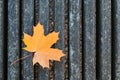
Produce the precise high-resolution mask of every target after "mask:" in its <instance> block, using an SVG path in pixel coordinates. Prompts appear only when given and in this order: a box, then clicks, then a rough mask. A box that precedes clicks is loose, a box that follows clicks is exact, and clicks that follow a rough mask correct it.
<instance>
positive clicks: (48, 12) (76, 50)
mask: <svg viewBox="0 0 120 80" xmlns="http://www.w3.org/2000/svg"><path fill="white" fill-rule="evenodd" d="M119 18H120V0H114V1H111V0H0V80H120V19H119ZM39 21H40V22H41V24H43V25H44V29H45V34H48V33H50V32H52V31H59V32H60V35H59V37H60V40H59V41H58V42H57V43H56V44H55V45H54V47H56V48H59V49H62V50H63V51H64V54H66V55H67V56H66V57H63V58H61V61H60V62H56V61H50V69H48V68H45V69H43V68H42V67H41V66H40V65H38V64H36V65H35V66H33V65H32V56H31V57H29V58H26V59H25V60H21V61H19V62H17V63H15V64H14V65H12V66H11V63H12V62H13V61H15V60H16V59H18V58H21V57H24V56H26V55H29V54H30V53H29V52H27V51H24V50H22V47H23V46H24V43H23V42H22V40H21V39H22V38H23V32H26V33H28V34H30V35H32V34H33V30H32V29H33V25H36V24H37V23H38V22H39Z"/></svg>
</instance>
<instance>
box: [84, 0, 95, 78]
mask: <svg viewBox="0 0 120 80" xmlns="http://www.w3.org/2000/svg"><path fill="white" fill-rule="evenodd" d="M95 7H96V1H95V0H92V1H91V0H84V1H83V15H82V16H83V79H84V80H96V15H95Z"/></svg>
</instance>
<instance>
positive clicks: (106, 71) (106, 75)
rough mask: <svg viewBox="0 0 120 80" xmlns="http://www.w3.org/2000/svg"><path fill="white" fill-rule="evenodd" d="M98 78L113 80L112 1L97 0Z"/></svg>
mask: <svg viewBox="0 0 120 80" xmlns="http://www.w3.org/2000/svg"><path fill="white" fill-rule="evenodd" d="M97 10H98V11H97V18H96V19H97V38H96V39H97V44H96V45H97V64H96V65H97V79H98V80H111V1H110V0H99V1H98V2H97Z"/></svg>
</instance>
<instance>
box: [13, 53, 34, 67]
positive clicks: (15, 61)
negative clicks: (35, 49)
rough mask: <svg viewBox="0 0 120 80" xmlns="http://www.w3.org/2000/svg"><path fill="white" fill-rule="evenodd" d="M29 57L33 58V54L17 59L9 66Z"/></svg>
mask: <svg viewBox="0 0 120 80" xmlns="http://www.w3.org/2000/svg"><path fill="white" fill-rule="evenodd" d="M30 56H33V54H29V55H27V56H24V57H22V58H19V59H17V60H15V61H13V62H12V63H11V65H13V64H15V63H16V62H18V61H20V60H23V59H26V58H28V57H30Z"/></svg>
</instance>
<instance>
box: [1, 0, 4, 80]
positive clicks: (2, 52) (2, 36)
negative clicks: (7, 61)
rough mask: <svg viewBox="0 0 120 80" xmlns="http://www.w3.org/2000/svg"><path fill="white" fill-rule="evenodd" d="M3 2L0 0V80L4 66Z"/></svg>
mask: <svg viewBox="0 0 120 80" xmlns="http://www.w3.org/2000/svg"><path fill="white" fill-rule="evenodd" d="M3 3H4V2H3V0H0V64H1V65H0V80H2V79H3V78H4V71H3V69H4V68H3V65H4V60H3V59H4V58H3V56H4V50H3V49H4V29H3V27H4V23H3V22H4V11H3V10H4V5H3Z"/></svg>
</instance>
